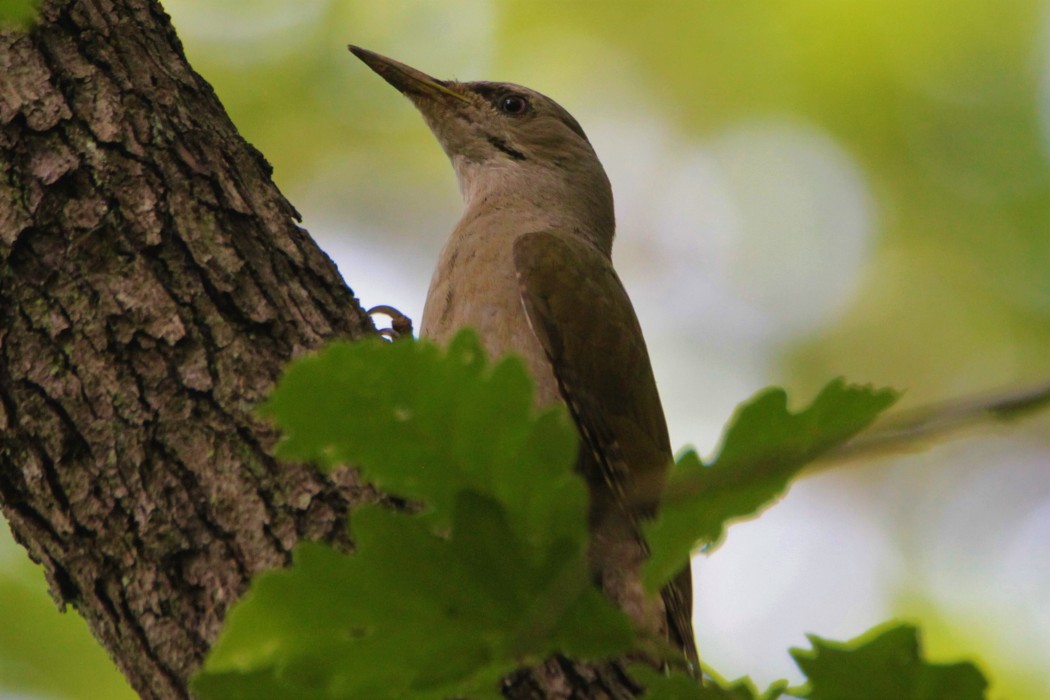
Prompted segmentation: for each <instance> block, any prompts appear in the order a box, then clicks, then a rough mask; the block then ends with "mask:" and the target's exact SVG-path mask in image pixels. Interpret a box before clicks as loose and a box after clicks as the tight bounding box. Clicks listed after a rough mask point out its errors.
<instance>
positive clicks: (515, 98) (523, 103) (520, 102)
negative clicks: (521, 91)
mask: <svg viewBox="0 0 1050 700" xmlns="http://www.w3.org/2000/svg"><path fill="white" fill-rule="evenodd" d="M499 108H500V111H501V112H503V113H504V114H510V115H512V116H519V115H521V114H525V112H528V111H529V101H528V99H526V98H525V97H523V96H522V95H507V96H505V97H502V98H500V101H499Z"/></svg>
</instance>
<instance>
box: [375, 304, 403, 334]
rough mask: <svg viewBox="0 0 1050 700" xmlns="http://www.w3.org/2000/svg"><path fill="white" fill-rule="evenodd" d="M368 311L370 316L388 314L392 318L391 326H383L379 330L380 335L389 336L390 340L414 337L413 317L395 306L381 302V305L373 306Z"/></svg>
mask: <svg viewBox="0 0 1050 700" xmlns="http://www.w3.org/2000/svg"><path fill="white" fill-rule="evenodd" d="M367 313H368V315H369V316H374V315H375V314H382V315H383V316H388V317H389V318H390V328H382V329H380V331H379V335H381V336H383V337H384V338H388V339H389V340H400V339H401V338H411V337H412V319H410V318H409V317H408V316H405V315H404V314H403V313H401V312H400V311H398V310H397V309H395V308H394V307H393V306H386V305H385V304H380V305H379V306H373V307H372V308H371V309H369V310H368V312H367Z"/></svg>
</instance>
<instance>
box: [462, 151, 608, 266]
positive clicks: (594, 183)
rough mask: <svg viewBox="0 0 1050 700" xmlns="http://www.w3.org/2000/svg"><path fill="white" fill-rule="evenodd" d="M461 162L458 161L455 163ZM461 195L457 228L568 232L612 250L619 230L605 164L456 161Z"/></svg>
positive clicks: (524, 231) (515, 231)
mask: <svg viewBox="0 0 1050 700" xmlns="http://www.w3.org/2000/svg"><path fill="white" fill-rule="evenodd" d="M457 161H458V162H457ZM453 166H454V167H455V170H456V176H457V179H458V180H459V189H460V193H461V194H462V195H463V216H462V217H461V219H460V225H459V226H458V227H457V228H461V227H464V226H470V225H471V223H473V222H475V221H480V220H482V219H484V220H485V224H486V227H488V226H493V225H495V224H496V223H497V221H498V225H499V228H500V229H502V230H505V231H507V232H508V233H509V234H521V233H529V232H532V231H545V230H553V231H565V232H566V233H571V234H574V235H578V236H580V237H581V238H584V239H585V240H588V241H590V242H591V243H592V244H594V245H595V246H596V247H597V248H598V249H599V250H601V251H603V252H604V253H605V254H606V255H609V254H610V253H611V249H612V239H613V235H614V232H615V229H616V219H615V214H614V213H613V200H612V191H611V189H610V187H609V181H608V179H607V178H606V177H605V172H604V171H603V170H601V165H597V166H596V169H588V170H591V172H586V171H580V170H576V171H565V170H563V169H561V168H558V167H556V166H553V165H551V166H546V167H545V166H542V165H539V164H529V165H528V166H523V165H522V164H519V163H509V164H507V165H505V166H504V165H501V164H496V165H493V164H491V163H484V164H478V163H471V162H468V161H466V160H465V159H457V158H454V159H453Z"/></svg>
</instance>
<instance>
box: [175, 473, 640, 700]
mask: <svg viewBox="0 0 1050 700" xmlns="http://www.w3.org/2000/svg"><path fill="white" fill-rule="evenodd" d="M453 510H454V512H453V517H452V531H451V533H450V535H449V537H447V538H442V537H438V536H436V535H435V534H434V533H432V532H431V531H430V529H429V528H428V527H427V526H426V523H425V520H424V519H421V518H417V517H411V516H406V515H403V514H399V513H391V512H388V511H386V510H382V509H380V508H378V507H369V508H364V509H361V510H359V511H357V512H355V513H354V515H353V517H352V519H351V520H352V522H351V525H352V532H354V534H355V536H356V541H357V546H358V550H357V552H356V553H355V554H354V555H344V554H341V553H338V552H335V551H333V550H332V549H330V548H328V547H327V546H324V545H320V544H304V545H300V546H299V547H298V548H297V550H296V554H295V564H294V566H293V567H292V568H290V569H288V570H284V571H277V572H270V573H266V574H263V575H262V576H260V577H258V578H257V579H256V580H255V582H254V583H253V584H252V587H251V590H250V591H249V593H248V594H247V595H246V596H245V598H244V599H243V600H242V602H241V603H239V604H238V605H237V606H236V607H235V608H234V609H233V611H232V612H231V614H230V616H229V620H228V623H227V626H226V629H225V630H224V632H223V634H222V635H221V637H220V638H219V641H218V642H217V643H216V645H215V647H214V649H213V650H212V653H211V654H210V656H209V657H208V660H207V663H206V665H205V669H204V672H203V673H202V674H200V675H199V676H198V677H197V678H196V679H195V681H194V684H193V688H194V692H195V693H197V695H198V696H199V697H201V698H204V699H207V698H259V699H260V700H264V699H265V698H289V697H295V698H374V699H376V700H380V699H382V698H400V697H412V698H422V699H427V698H434V699H435V700H437V699H439V698H446V697H461V696H469V697H473V698H482V697H493V698H495V697H499V693H498V683H499V679H500V678H502V677H503V676H505V675H506V674H508V673H509V672H511V671H513V670H514V669H516V668H518V667H520V666H521V665H524V664H527V663H530V662H536V661H538V660H540V659H542V658H544V657H546V656H548V655H549V654H551V653H553V652H555V651H560V652H563V653H566V654H569V655H572V656H577V657H582V658H590V657H605V656H609V655H614V654H619V653H623V652H624V651H626V650H627V649H628V648H629V647H630V644H631V630H630V625H629V623H628V621H627V619H626V618H625V617H624V615H623V614H622V613H620V611H619V610H617V609H616V608H615V607H613V605H612V604H611V603H609V602H608V601H606V599H605V598H604V597H603V596H602V595H601V593H600V592H599V591H598V590H597V589H595V588H594V587H593V586H591V585H590V582H589V580H588V577H587V573H586V565H585V562H584V557H583V553H582V552H581V551H580V549H579V548H578V547H577V546H575V544H573V543H565V546H563V547H555V548H554V549H552V550H550V551H548V552H547V553H546V557H545V559H544V560H543V561H541V563H540V564H539V565H536V564H534V561H535V560H536V557H534V556H531V555H530V553H529V552H528V549H529V548H530V546H529V544H528V543H526V542H523V541H522V540H521V539H520V538H518V537H517V536H516V535H515V534H514V533H513V532H512V531H511V529H510V527H509V524H508V522H507V520H506V518H505V517H504V513H503V509H502V508H501V506H500V504H498V503H496V502H494V501H492V500H491V499H489V498H487V497H485V496H482V495H478V494H474V493H469V492H464V493H462V494H460V496H459V497H458V498H457V501H456V504H455V506H454V509H453Z"/></svg>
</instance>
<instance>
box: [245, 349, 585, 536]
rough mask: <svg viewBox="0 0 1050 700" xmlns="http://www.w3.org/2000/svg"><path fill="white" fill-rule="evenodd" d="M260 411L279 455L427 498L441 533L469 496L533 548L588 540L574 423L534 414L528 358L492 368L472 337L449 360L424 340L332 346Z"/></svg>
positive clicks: (553, 413)
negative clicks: (499, 510) (273, 425)
mask: <svg viewBox="0 0 1050 700" xmlns="http://www.w3.org/2000/svg"><path fill="white" fill-rule="evenodd" d="M262 411H263V413H264V414H265V415H268V416H271V417H273V418H274V419H276V421H277V422H278V423H279V425H280V426H281V428H282V430H283V432H284V440H283V441H282V443H281V445H280V446H279V452H278V453H279V455H280V456H281V457H284V458H286V459H292V460H303V461H307V460H309V461H314V462H316V463H318V464H320V465H322V466H325V467H333V466H336V465H340V464H354V465H355V466H357V467H359V468H360V470H361V472H362V474H363V475H364V476H365V478H366V479H367V480H369V481H370V482H372V483H374V484H375V485H376V486H378V487H379V488H381V489H383V490H384V491H385V492H387V493H391V494H396V495H398V496H402V497H405V498H409V499H419V500H423V501H425V502H426V505H427V506H428V507H429V515H430V516H431V517H432V518H433V519H434V523H435V526H436V527H446V526H447V525H448V518H449V514H450V513H451V507H452V503H453V502H454V501H455V498H456V496H457V494H458V492H459V491H461V490H463V489H469V490H472V491H474V492H476V493H479V494H486V495H489V496H491V497H492V498H494V499H495V500H496V501H498V502H500V503H502V504H503V505H504V507H505V508H506V511H507V516H508V518H509V519H510V522H511V526H512V527H513V529H514V530H515V531H516V532H518V533H521V534H522V535H523V536H525V537H527V538H532V539H533V540H534V541H537V542H538V541H546V542H548V543H549V542H553V541H555V540H557V539H559V538H563V537H569V538H572V539H576V538H583V539H585V538H586V527H585V517H586V516H585V513H586V508H587V492H586V487H585V485H584V483H583V481H582V479H580V478H579V477H578V476H577V475H576V474H575V472H574V469H573V467H574V464H575V460H576V450H577V437H576V431H575V428H574V427H573V425H572V423H571V422H570V420H569V418H568V414H567V413H566V411H565V410H564V408H563V407H561V406H558V407H555V408H551V409H549V410H547V411H545V412H543V413H541V414H539V415H538V416H537V415H535V409H534V408H533V394H532V384H531V381H530V379H529V377H528V374H527V373H526V370H525V368H524V366H523V365H522V363H521V361H520V360H518V359H517V358H515V357H508V358H505V359H503V360H501V361H500V362H499V363H497V364H496V365H495V366H494V367H491V368H490V367H489V366H488V365H487V363H486V361H485V355H484V352H483V350H482V348H481V345H480V343H479V342H478V339H477V336H476V335H475V334H474V333H473V332H472V331H469V330H464V331H462V332H460V333H459V334H458V335H457V336H456V337H455V338H454V339H453V341H452V342H451V344H450V345H449V347H448V349H447V351H446V350H441V349H439V348H438V347H437V346H435V345H433V344H431V343H429V342H426V341H420V342H415V341H411V340H405V341H399V342H397V343H387V342H383V341H379V340H364V341H360V342H356V343H345V342H343V343H333V344H332V345H330V346H328V347H327V348H326V349H325V350H323V351H322V352H320V353H318V354H316V355H313V356H310V357H306V358H303V359H300V360H298V361H296V362H295V363H293V364H292V365H291V366H290V367H289V369H288V370H287V372H286V373H285V375H284V377H283V378H282V379H281V381H280V382H279V384H278V387H277V389H276V390H275V391H274V392H273V394H272V395H271V397H270V399H269V400H268V401H267V403H266V404H265V405H264V406H263V408H262Z"/></svg>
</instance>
